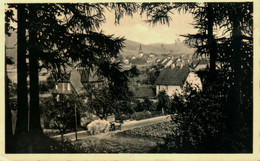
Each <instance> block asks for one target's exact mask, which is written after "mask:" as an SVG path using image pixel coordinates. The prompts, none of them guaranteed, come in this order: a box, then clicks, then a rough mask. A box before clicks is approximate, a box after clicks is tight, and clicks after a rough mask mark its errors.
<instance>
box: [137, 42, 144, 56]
mask: <svg viewBox="0 0 260 161" xmlns="http://www.w3.org/2000/svg"><path fill="white" fill-rule="evenodd" d="M143 55H144V53H143V51H142V45H141V44H140V47H139V52H138V56H139V57H140V58H141V57H143Z"/></svg>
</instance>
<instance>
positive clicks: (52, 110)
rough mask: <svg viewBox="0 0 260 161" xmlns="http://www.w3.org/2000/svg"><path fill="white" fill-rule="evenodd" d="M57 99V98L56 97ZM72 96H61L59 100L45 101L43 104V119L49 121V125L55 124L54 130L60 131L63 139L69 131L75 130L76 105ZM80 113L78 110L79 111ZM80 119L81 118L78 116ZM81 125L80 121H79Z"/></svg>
mask: <svg viewBox="0 0 260 161" xmlns="http://www.w3.org/2000/svg"><path fill="white" fill-rule="evenodd" d="M56 98H57V97H56ZM75 99H76V98H74V97H72V95H59V96H58V101H57V99H55V97H54V98H52V99H45V100H43V101H42V102H41V105H42V106H41V115H42V118H44V119H45V120H48V122H47V123H49V124H50V122H53V123H54V124H53V125H52V126H53V127H52V128H55V129H59V132H60V134H61V139H64V138H63V136H64V134H66V133H67V132H69V131H72V130H75V111H74V109H75V106H76V108H78V105H77V104H76V103H75ZM77 111H78V110H77ZM77 118H79V116H77ZM78 123H79V120H78Z"/></svg>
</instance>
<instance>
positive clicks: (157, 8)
mask: <svg viewBox="0 0 260 161" xmlns="http://www.w3.org/2000/svg"><path fill="white" fill-rule="evenodd" d="M142 7H143V10H142V12H146V13H147V16H148V22H149V23H155V24H156V23H158V22H159V23H161V24H168V23H169V20H170V18H169V16H170V14H171V13H172V11H174V10H178V11H181V10H183V11H188V12H190V13H192V14H193V16H194V20H195V23H194V27H195V28H197V29H198V33H197V34H194V35H187V36H186V37H187V39H186V42H187V43H188V44H189V45H191V46H193V47H195V48H196V52H195V54H197V55H204V54H205V55H209V56H210V71H209V73H208V72H207V71H205V73H204V74H202V73H200V76H202V81H203V92H202V93H200V94H192V92H191V95H190V96H186V97H185V99H184V100H186V101H187V100H190V99H189V97H191V96H193V97H194V98H192V100H196V103H195V102H194V101H190V102H189V101H188V102H186V101H183V99H180V98H174V101H173V102H174V103H173V104H174V106H172V108H170V109H171V110H173V111H174V109H176V113H177V114H178V117H177V123H180V122H178V121H181V123H180V131H182V132H183V133H182V134H180V135H179V137H180V138H179V137H178V138H177V139H174V138H173V136H172V137H169V140H171V141H169V142H168V143H167V144H168V148H169V149H171V150H172V151H173V152H176V151H177V152H191V151H192V152H252V138H253V136H252V132H253V130H252V128H253V126H252V123H253V120H252V116H253V113H252V110H253V105H252V103H253V99H252V97H253V91H252V90H253V78H252V75H253V73H252V72H253V3H251V2H242V3H181V4H172V3H144V5H142ZM146 9H147V10H148V11H146ZM215 29H216V30H222V31H223V33H221V34H219V33H216V32H215ZM216 67H217V68H216ZM212 74H213V75H212ZM203 75H204V77H203ZM212 76H214V79H212V78H213V77H212ZM202 106H204V107H203V108H202ZM181 107H184V108H181ZM185 107H189V108H185ZM178 109H179V110H178ZM185 110H187V111H185ZM200 110H201V111H200ZM204 113H206V114H207V115H208V116H211V117H207V115H205V116H204ZM201 114H202V115H201ZM220 115H222V116H221V119H218V120H219V121H220V123H221V122H222V123H223V124H222V126H219V124H218V122H214V120H213V119H215V118H219V117H218V116H220ZM186 116H187V117H186ZM192 118H196V119H192ZM211 121H212V122H211ZM209 123H210V125H209ZM204 124H205V125H207V126H208V127H211V126H213V127H214V128H215V129H216V130H217V131H216V130H215V131H214V130H213V131H212V129H210V128H208V127H207V126H205V125H204ZM198 129H200V130H199V131H198ZM211 132H213V133H211ZM202 138H203V139H202ZM171 144H172V145H171ZM208 145H212V146H211V147H209V146H208ZM213 145H215V147H213ZM166 147H167V146H166ZM186 148H187V149H186Z"/></svg>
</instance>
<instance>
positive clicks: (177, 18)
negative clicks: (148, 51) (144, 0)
mask: <svg viewBox="0 0 260 161" xmlns="http://www.w3.org/2000/svg"><path fill="white" fill-rule="evenodd" d="M171 18H172V21H170V25H169V26H168V25H161V24H157V25H155V26H154V25H150V24H149V23H146V22H144V21H145V20H146V19H147V18H146V15H143V16H142V17H141V16H140V15H138V14H135V15H133V17H131V16H125V17H123V18H122V19H121V20H120V24H119V25H115V24H114V13H111V12H106V22H105V23H104V24H102V26H101V29H102V30H103V31H104V33H106V34H114V35H115V36H124V37H125V38H126V39H128V40H132V41H136V42H140V43H143V44H153V43H164V44H170V43H174V42H175V39H177V38H180V39H181V40H183V39H184V38H183V37H180V36H179V35H185V34H188V33H196V30H195V29H194V28H193V26H192V23H193V18H192V15H191V14H183V13H180V14H179V13H176V14H174V15H172V16H171Z"/></svg>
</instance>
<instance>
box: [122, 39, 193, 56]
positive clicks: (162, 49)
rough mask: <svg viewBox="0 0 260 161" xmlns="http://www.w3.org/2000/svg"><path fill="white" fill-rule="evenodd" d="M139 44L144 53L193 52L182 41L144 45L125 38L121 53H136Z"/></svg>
mask: <svg viewBox="0 0 260 161" xmlns="http://www.w3.org/2000/svg"><path fill="white" fill-rule="evenodd" d="M140 44H141V45H142V50H143V52H144V53H154V54H158V55H161V54H173V55H179V54H193V52H194V49H192V48H189V47H188V46H187V45H185V44H184V43H183V42H178V43H173V44H163V43H156V44H148V45H144V44H142V43H139V42H135V41H131V40H126V41H125V43H124V45H125V48H124V49H123V52H122V55H123V56H132V55H137V54H138V51H139V47H140Z"/></svg>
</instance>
